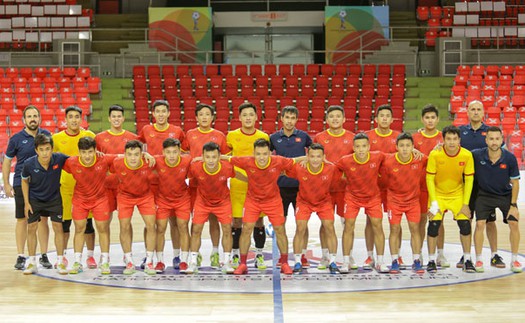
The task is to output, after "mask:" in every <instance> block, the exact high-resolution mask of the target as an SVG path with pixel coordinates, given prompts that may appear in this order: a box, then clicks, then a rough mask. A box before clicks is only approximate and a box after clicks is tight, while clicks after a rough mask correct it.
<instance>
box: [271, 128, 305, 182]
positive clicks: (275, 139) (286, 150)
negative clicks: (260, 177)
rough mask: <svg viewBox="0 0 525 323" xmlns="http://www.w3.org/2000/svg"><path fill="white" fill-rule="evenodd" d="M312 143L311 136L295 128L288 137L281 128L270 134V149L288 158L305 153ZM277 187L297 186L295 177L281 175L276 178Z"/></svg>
mask: <svg viewBox="0 0 525 323" xmlns="http://www.w3.org/2000/svg"><path fill="white" fill-rule="evenodd" d="M311 144H312V138H310V136H309V135H308V134H307V133H306V132H304V131H302V130H299V129H295V130H294V131H293V133H292V135H291V136H290V137H288V136H286V135H285V134H284V130H283V129H281V130H279V131H277V132H275V133H273V134H272V135H270V150H272V151H275V153H276V154H277V155H279V156H284V157H288V158H294V157H301V156H305V155H306V148H308V147H310V145H311ZM277 184H278V185H279V187H299V182H298V181H297V180H296V179H293V178H289V177H287V176H284V175H281V176H280V177H279V179H278V180H277Z"/></svg>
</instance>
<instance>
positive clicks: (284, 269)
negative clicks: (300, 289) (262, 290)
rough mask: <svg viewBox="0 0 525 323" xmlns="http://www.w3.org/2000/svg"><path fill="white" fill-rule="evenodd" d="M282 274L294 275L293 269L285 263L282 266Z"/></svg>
mask: <svg viewBox="0 0 525 323" xmlns="http://www.w3.org/2000/svg"><path fill="white" fill-rule="evenodd" d="M281 274H285V275H291V274H293V270H292V268H290V265H288V263H284V264H282V265H281Z"/></svg>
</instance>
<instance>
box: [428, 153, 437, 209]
mask: <svg viewBox="0 0 525 323" xmlns="http://www.w3.org/2000/svg"><path fill="white" fill-rule="evenodd" d="M436 153H437V152H436V151H432V152H430V156H429V157H428V162H427V175H426V182H427V190H428V197H429V199H430V201H435V200H436V183H435V182H434V179H435V177H436V172H437V169H436Z"/></svg>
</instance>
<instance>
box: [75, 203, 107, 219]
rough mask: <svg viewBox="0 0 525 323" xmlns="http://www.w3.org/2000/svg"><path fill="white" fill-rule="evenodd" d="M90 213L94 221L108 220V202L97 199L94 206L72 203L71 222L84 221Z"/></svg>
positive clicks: (91, 204)
mask: <svg viewBox="0 0 525 323" xmlns="http://www.w3.org/2000/svg"><path fill="white" fill-rule="evenodd" d="M90 211H91V213H92V214H93V218H95V221H107V220H109V210H108V202H107V201H106V199H103V198H101V199H97V200H96V204H95V205H93V203H86V202H85V201H79V200H74V201H73V206H72V209H71V214H72V218H73V220H77V221H78V220H86V219H87V218H88V215H89V212H90Z"/></svg>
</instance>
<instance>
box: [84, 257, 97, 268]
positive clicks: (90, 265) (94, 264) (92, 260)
mask: <svg viewBox="0 0 525 323" xmlns="http://www.w3.org/2000/svg"><path fill="white" fill-rule="evenodd" d="M86 265H87V267H88V268H89V269H96V268H97V262H96V261H95V258H94V257H88V259H86Z"/></svg>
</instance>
